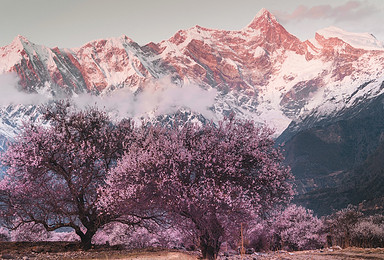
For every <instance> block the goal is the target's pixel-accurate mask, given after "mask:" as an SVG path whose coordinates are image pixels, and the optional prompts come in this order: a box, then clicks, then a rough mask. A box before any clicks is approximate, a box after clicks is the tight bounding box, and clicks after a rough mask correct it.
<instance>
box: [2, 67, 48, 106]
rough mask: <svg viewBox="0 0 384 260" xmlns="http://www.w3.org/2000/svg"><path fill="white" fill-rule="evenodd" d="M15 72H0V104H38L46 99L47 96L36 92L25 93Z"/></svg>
mask: <svg viewBox="0 0 384 260" xmlns="http://www.w3.org/2000/svg"><path fill="white" fill-rule="evenodd" d="M18 82H19V78H18V76H17V74H16V73H5V74H0V93H1V94H0V105H1V106H8V105H17V104H21V105H39V104H42V103H45V102H47V101H48V99H49V98H48V97H46V96H44V95H41V94H37V93H26V92H25V91H23V90H22V89H21V87H20V86H19V84H18Z"/></svg>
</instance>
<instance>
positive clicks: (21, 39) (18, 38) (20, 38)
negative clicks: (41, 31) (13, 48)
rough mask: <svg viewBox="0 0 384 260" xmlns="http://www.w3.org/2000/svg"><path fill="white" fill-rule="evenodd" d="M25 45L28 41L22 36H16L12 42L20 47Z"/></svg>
mask: <svg viewBox="0 0 384 260" xmlns="http://www.w3.org/2000/svg"><path fill="white" fill-rule="evenodd" d="M26 43H29V40H28V39H27V38H26V37H24V36H22V35H17V36H16V37H15V38H14V39H13V41H12V44H16V45H20V44H21V45H23V44H26Z"/></svg>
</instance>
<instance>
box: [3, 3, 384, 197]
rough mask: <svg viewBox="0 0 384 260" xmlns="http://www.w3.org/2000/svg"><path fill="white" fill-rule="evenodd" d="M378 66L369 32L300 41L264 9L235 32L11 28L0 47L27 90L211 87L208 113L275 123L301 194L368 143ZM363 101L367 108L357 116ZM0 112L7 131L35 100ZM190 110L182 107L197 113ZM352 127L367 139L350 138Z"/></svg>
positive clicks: (378, 49)
mask: <svg viewBox="0 0 384 260" xmlns="http://www.w3.org/2000/svg"><path fill="white" fill-rule="evenodd" d="M383 68H384V48H383V45H382V43H381V42H379V41H378V40H377V39H375V38H374V37H373V36H372V35H370V34H357V33H348V32H345V31H343V30H341V29H338V28H334V27H330V28H326V29H323V30H320V31H318V32H317V33H316V34H315V37H314V38H313V39H310V40H307V41H304V42H302V41H300V40H299V39H298V38H297V37H295V36H294V35H292V34H290V33H289V32H287V31H286V30H285V29H284V27H283V26H282V25H281V24H279V23H278V21H277V20H276V18H275V17H274V16H273V15H272V14H271V13H269V12H268V11H267V10H265V9H263V10H261V11H260V12H259V13H258V14H257V15H256V17H255V18H254V20H253V21H252V22H251V23H250V24H248V25H247V26H245V27H244V28H243V29H241V30H239V31H223V30H214V29H207V28H203V27H200V26H195V27H193V28H190V29H187V30H180V31H178V32H177V33H176V34H175V35H174V36H172V37H171V38H170V39H168V40H165V41H162V42H160V43H152V42H151V43H148V44H147V45H144V46H140V45H138V44H137V43H135V42H134V41H133V40H132V39H129V38H128V37H126V36H122V37H119V38H111V39H101V40H96V41H93V42H90V43H87V44H85V45H84V46H82V47H80V48H72V49H65V48H47V47H45V46H43V45H38V44H34V43H32V42H30V41H28V40H27V39H26V38H24V37H22V36H18V37H16V38H15V40H14V41H13V42H12V43H10V44H9V45H7V46H4V47H2V48H0V74H4V73H9V72H13V73H15V74H17V75H18V78H19V87H20V88H22V89H23V91H25V92H27V93H38V94H39V95H47V94H48V95H50V96H51V97H52V96H53V97H54V96H61V95H64V96H76V95H79V94H82V93H90V94H92V95H96V96H99V97H102V96H106V95H109V94H111V93H115V92H116V91H119V90H121V89H123V90H125V91H128V92H130V93H132V95H133V96H135V95H138V93H141V92H142V91H143V89H144V88H145V86H146V85H147V84H148V83H149V82H156V81H157V80H159V79H162V78H164V77H169V78H170V79H171V83H170V84H173V85H175V86H176V87H178V88H182V89H183V91H184V90H185V91H186V90H187V89H186V88H189V87H190V86H199V87H200V88H202V89H204V90H207V91H209V90H215V91H217V95H216V97H215V101H214V102H213V104H212V106H211V107H210V110H211V111H213V114H214V116H213V117H214V118H215V119H220V118H222V117H223V116H225V115H228V114H229V113H231V112H234V113H236V114H237V116H238V117H240V118H248V119H253V120H255V121H256V122H258V123H260V124H264V123H267V124H268V125H270V126H271V127H273V128H275V129H276V136H279V138H278V142H279V143H282V144H285V149H286V151H287V162H288V163H289V164H290V165H292V169H293V172H294V174H295V175H296V176H297V182H298V187H299V191H300V192H301V193H302V194H303V193H308V192H313V191H314V190H316V189H318V188H319V187H330V186H332V184H331V183H332V180H334V179H335V178H336V179H337V177H334V176H339V172H340V171H344V170H346V169H352V168H354V167H355V166H356V165H357V164H359V163H362V162H363V161H364V160H365V159H366V158H367V156H368V155H369V154H370V153H371V152H372V151H374V150H375V149H376V148H377V139H378V138H379V137H380V136H381V130H378V129H381V127H382V126H383V125H384V121H383V122H382V121H378V122H377V123H374V122H376V121H375V120H376V119H375V118H376V117H377V115H378V114H379V113H381V111H382V107H380V104H381V103H380V102H381V101H378V100H381V97H382V95H383V93H384V84H383V82H384V70H383ZM154 84H155V85H156V83H154ZM1 88H2V86H0V90H1ZM42 93H43V94H42ZM180 93H181V92H180ZM131 101H132V100H127V101H126V102H131ZM123 102H125V101H124V100H123ZM370 104H372V105H370ZM374 104H375V105H374ZM374 107H375V109H373V108H374ZM183 109H184V110H185V109H187V110H188V108H185V107H184V108H183ZM189 110H193V109H189ZM366 110H369V111H371V110H372V111H376V112H372V113H373V114H372V115H371V116H370V117H369V118H370V119H367V121H364V118H366V117H365V116H364V115H365V114H364V113H363V111H366ZM28 111H29V112H28ZM0 113H1V119H0V135H1V136H3V137H6V138H9V137H12V136H14V134H15V132H17V129H18V128H19V127H20V125H21V121H22V120H23V119H26V118H30V117H32V118H36V117H37V116H38V115H37V112H36V107H34V106H15V105H12V106H4V107H3V108H1V111H0ZM194 113H197V114H198V113H199V111H189V112H187V113H186V114H184V115H185V116H186V117H188V118H192V117H193V118H194V119H196V118H199V116H192V117H191V115H193V114H194ZM128 116H129V115H128ZM164 117H168V116H164ZM200 119H201V118H200ZM201 120H202V119H201ZM360 122H365V125H364V126H361V125H359V123H360ZM368 125H369V126H370V127H367V126H368ZM364 127H366V128H367V129H368V130H367V131H365V130H364V129H365V128H364ZM352 128H353V129H356V130H355V131H352V130H351V129H352ZM361 131H363V132H364V133H366V135H368V136H367V137H364V138H366V139H367V140H368V139H369V141H367V143H364V142H363V141H361V142H360V141H358V142H355V141H356V140H360V139H359V138H363V136H360V135H359V133H360V132H361ZM370 131H372V132H374V133H370ZM368 133H369V134H368ZM363 135H364V134H363ZM371 135H372V136H371ZM356 138H357V139H356ZM380 138H381V137H380ZM3 139H4V138H3ZM368 143H369V144H368ZM355 146H356V147H355ZM364 147H366V148H364Z"/></svg>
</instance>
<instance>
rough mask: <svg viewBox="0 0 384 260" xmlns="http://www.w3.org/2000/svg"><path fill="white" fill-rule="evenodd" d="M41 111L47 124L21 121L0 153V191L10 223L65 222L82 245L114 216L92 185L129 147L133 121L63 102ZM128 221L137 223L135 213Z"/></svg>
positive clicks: (54, 225) (102, 178)
mask: <svg viewBox="0 0 384 260" xmlns="http://www.w3.org/2000/svg"><path fill="white" fill-rule="evenodd" d="M44 116H45V120H47V121H46V122H48V123H46V124H45V125H44V124H37V123H27V124H25V125H24V129H23V131H22V132H21V134H20V135H19V136H18V137H17V138H16V140H15V141H14V142H13V143H11V144H10V145H9V147H8V149H7V151H6V152H5V153H4V154H3V155H2V163H3V165H5V166H7V167H8V169H7V172H6V175H5V177H4V179H3V180H2V181H1V182H0V193H2V194H5V195H6V199H5V200H4V201H5V202H6V204H7V206H8V207H7V208H8V212H7V213H8V216H12V219H11V220H10V222H12V223H16V224H15V225H14V228H17V227H18V226H19V225H22V224H25V223H35V224H41V225H42V226H44V228H45V229H46V230H47V231H53V230H56V229H58V228H62V227H71V228H73V229H74V230H75V232H76V234H77V235H78V236H79V237H80V239H81V243H82V245H83V247H84V248H85V249H88V248H90V247H91V241H92V237H93V236H94V234H95V233H96V231H97V230H98V229H99V228H100V227H102V226H104V225H105V224H107V223H110V222H112V221H116V220H119V218H120V215H116V214H110V213H109V211H108V210H107V209H104V210H100V209H98V208H97V207H96V203H97V202H98V200H99V195H98V193H97V189H98V188H99V187H101V186H103V184H104V181H105V177H106V174H107V172H108V171H109V170H110V169H111V168H112V167H113V166H114V165H116V161H117V159H118V158H120V157H122V155H123V153H124V152H125V151H127V149H129V147H130V144H131V143H132V141H133V136H134V128H133V124H132V122H131V121H130V120H122V121H120V122H117V123H113V122H112V121H111V120H110V119H109V117H108V116H107V115H106V113H104V112H101V111H100V110H98V109H96V108H89V109H87V110H84V111H78V110H75V109H74V108H73V107H71V105H70V104H69V103H68V102H59V103H57V104H56V105H53V106H50V107H47V108H46V109H45V111H44ZM129 220H130V221H128V222H127V224H135V223H139V222H140V219H139V218H138V217H137V216H134V217H132V218H130V219H129ZM15 221H16V222H15ZM125 221H127V219H126V218H125Z"/></svg>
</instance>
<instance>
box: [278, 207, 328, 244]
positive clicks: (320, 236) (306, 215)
mask: <svg viewBox="0 0 384 260" xmlns="http://www.w3.org/2000/svg"><path fill="white" fill-rule="evenodd" d="M270 225H271V230H272V233H273V237H274V241H273V246H274V247H275V249H277V248H280V249H288V250H308V249H315V248H320V247H322V246H324V245H325V243H326V234H325V227H324V224H323V221H322V220H320V219H319V218H317V217H316V216H314V215H313V211H312V210H309V209H306V208H304V207H301V206H296V205H294V204H292V205H289V206H288V207H287V208H286V209H285V210H284V211H283V212H278V213H277V214H276V216H275V217H274V219H273V221H272V223H271V224H270Z"/></svg>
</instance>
